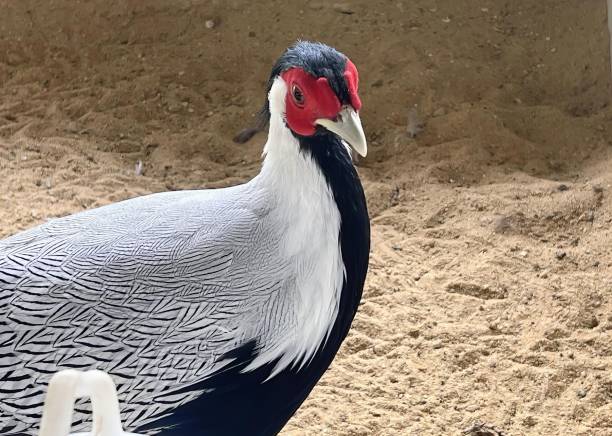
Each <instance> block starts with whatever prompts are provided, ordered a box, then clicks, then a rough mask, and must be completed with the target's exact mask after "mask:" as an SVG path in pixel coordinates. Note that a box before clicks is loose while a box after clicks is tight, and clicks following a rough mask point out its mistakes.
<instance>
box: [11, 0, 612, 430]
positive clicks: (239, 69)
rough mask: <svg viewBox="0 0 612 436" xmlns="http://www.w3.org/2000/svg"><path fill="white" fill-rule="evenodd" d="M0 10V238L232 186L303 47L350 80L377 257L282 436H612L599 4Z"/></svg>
mask: <svg viewBox="0 0 612 436" xmlns="http://www.w3.org/2000/svg"><path fill="white" fill-rule="evenodd" d="M0 7H1V13H0V237H4V236H8V235H10V234H12V233H14V232H17V231H19V230H22V229H26V228H29V227H31V226H33V225H35V224H37V223H40V222H43V221H45V220H46V219H49V218H51V217H57V216H63V215H66V214H69V213H73V212H76V211H80V210H84V209H89V208H93V207H96V206H100V205H103V204H107V203H109V202H114V201H118V200H121V199H125V198H130V197H134V196H137V195H141V194H145V193H149V192H158V191H165V190H175V189H184V188H199V187H219V186H227V185H232V184H236V183H239V182H242V181H245V180H247V179H249V178H250V177H252V176H253V175H254V174H256V173H257V171H258V169H259V166H260V154H261V149H262V145H263V143H264V141H265V134H263V133H262V134H258V135H256V136H255V137H254V138H253V139H252V140H251V141H249V142H248V143H246V144H237V143H234V142H233V141H232V138H233V137H234V135H235V134H236V133H237V132H238V131H240V130H241V129H243V128H245V127H249V126H250V125H251V123H252V121H253V120H254V118H253V116H254V114H255V113H256V111H257V110H258V109H259V107H260V106H261V104H262V103H263V101H264V97H265V96H264V87H265V82H266V80H267V75H268V74H269V70H270V68H271V65H272V63H273V61H274V60H275V59H276V57H277V56H278V55H279V54H280V53H281V52H282V50H283V49H284V48H285V47H286V46H287V45H288V44H290V43H291V42H293V41H295V40H296V39H297V38H304V39H316V40H321V41H323V42H326V43H328V44H331V45H334V46H336V47H337V48H338V49H340V50H341V51H343V52H345V53H346V54H348V55H349V56H350V57H351V59H352V60H353V62H354V63H355V64H356V65H357V67H358V68H359V70H360V74H361V76H360V83H361V90H360V95H361V98H362V100H363V109H362V114H361V117H362V120H363V123H364V128H365V130H366V134H367V136H368V139H369V155H368V157H367V158H366V159H362V160H361V161H360V162H359V171H360V174H361V176H362V179H363V181H364V186H365V189H366V194H367V197H368V203H369V208H370V214H371V220H372V231H373V248H372V254H371V263H370V273H369V276H368V280H367V283H366V289H365V295H364V299H363V302H362V305H361V307H360V311H359V313H358V315H357V318H356V320H355V323H354V326H353V329H352V331H351V333H350V335H349V338H348V339H347V341H346V342H345V344H344V345H343V347H342V349H341V351H340V354H339V356H338V358H337V359H336V360H335V362H334V364H333V365H332V368H331V369H330V370H329V371H328V372H327V373H326V375H325V376H324V377H323V379H322V380H321V382H320V384H319V385H318V386H317V387H316V388H315V390H314V391H313V393H312V395H311V396H310V398H309V399H308V400H307V402H306V403H305V404H304V405H303V407H302V408H301V409H300V410H299V412H298V413H297V414H296V416H295V417H294V418H293V419H292V420H291V421H290V423H289V424H288V425H287V427H286V428H285V430H284V432H283V434H284V435H286V436H289V435H291V436H297V435H364V436H366V435H457V436H459V435H462V434H468V435H472V436H474V435H481V436H495V435H502V434H505V435H508V436H510V435H512V436H519V435H581V436H600V435H612V230H611V229H612V122H611V121H612V109H611V108H610V101H611V95H612V89H611V83H610V66H609V60H608V56H609V47H608V41H609V36H608V33H607V19H606V15H605V11H606V1H605V0H597V1H595V0H573V1H553V0H518V1H500V0H495V1H494V0H482V1H458V0H440V1H431V0H429V1H426V0H413V1H382V0H380V1H374V0H370V1H354V2H344V3H333V2H323V1H321V2H314V1H313V2H305V3H299V2H286V1H267V2H246V1H245V2H239V1H199V0H193V1H188V0H172V1H170V0H150V1H108V0H105V1H102V0H91V1H80V2H79V1H68V0H62V1H60V0H54V1H46V0H45V1H43V0H19V1H17V0H15V1H9V0H5V1H3V2H2V5H1V6H0ZM138 162H141V164H140V165H139V164H138ZM478 423H482V424H483V425H478ZM464 431H465V433H464Z"/></svg>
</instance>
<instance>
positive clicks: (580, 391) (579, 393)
mask: <svg viewBox="0 0 612 436" xmlns="http://www.w3.org/2000/svg"><path fill="white" fill-rule="evenodd" d="M586 395H587V391H586V389H584V388H580V389H578V390H577V391H576V396H577V397H578V398H584V397H586Z"/></svg>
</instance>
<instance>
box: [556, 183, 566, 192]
mask: <svg viewBox="0 0 612 436" xmlns="http://www.w3.org/2000/svg"><path fill="white" fill-rule="evenodd" d="M568 190H569V186H567V185H566V184H564V183H561V184H560V185H559V186H557V191H559V192H563V191H568Z"/></svg>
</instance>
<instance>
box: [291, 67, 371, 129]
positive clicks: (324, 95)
mask: <svg viewBox="0 0 612 436" xmlns="http://www.w3.org/2000/svg"><path fill="white" fill-rule="evenodd" d="M281 77H282V78H283V80H284V81H285V83H286V85H287V95H286V97H285V117H286V120H287V124H288V125H289V127H290V128H291V130H293V131H294V132H295V133H297V134H298V135H302V136H311V135H313V134H314V133H315V131H316V129H317V126H316V123H315V122H316V120H318V119H321V118H327V119H334V118H336V117H337V116H338V113H339V112H340V110H341V109H342V104H341V102H340V100H339V99H338V97H337V96H336V93H335V92H334V91H333V90H332V88H331V86H330V85H329V82H328V80H327V78H325V77H318V78H317V77H314V76H312V75H310V74H308V73H307V72H306V71H304V70H302V69H301V68H291V69H289V70H287V71H284V72H283V73H281ZM344 79H345V81H346V84H347V88H348V91H349V99H350V104H351V106H353V108H354V109H355V110H356V111H358V110H359V109H360V108H361V100H360V99H359V96H358V95H357V86H358V82H359V76H358V74H357V69H356V68H355V65H353V63H352V62H351V61H350V60H348V59H347V61H346V67H345V71H344ZM296 87H297V88H298V89H299V92H300V93H301V94H302V96H303V101H297V100H296V99H295V98H294V90H295V88H296Z"/></svg>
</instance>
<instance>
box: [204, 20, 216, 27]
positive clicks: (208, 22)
mask: <svg viewBox="0 0 612 436" xmlns="http://www.w3.org/2000/svg"><path fill="white" fill-rule="evenodd" d="M215 25H216V23H215V22H214V20H206V21H205V22H204V26H206V28H207V29H213V28H214V27H215Z"/></svg>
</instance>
